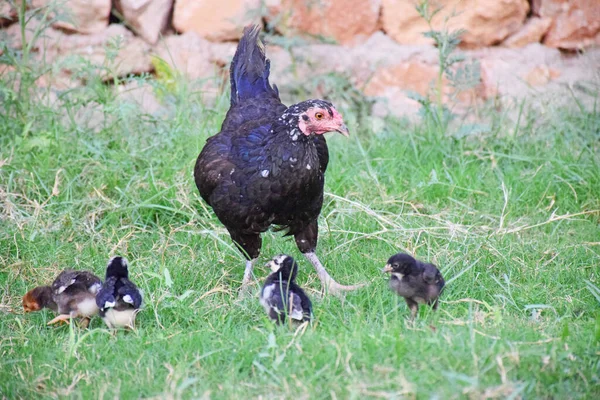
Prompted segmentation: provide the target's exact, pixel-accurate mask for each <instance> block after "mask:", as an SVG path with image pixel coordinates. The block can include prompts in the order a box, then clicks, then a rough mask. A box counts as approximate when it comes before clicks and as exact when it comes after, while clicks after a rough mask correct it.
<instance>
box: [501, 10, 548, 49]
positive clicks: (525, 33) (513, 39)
mask: <svg viewBox="0 0 600 400" xmlns="http://www.w3.org/2000/svg"><path fill="white" fill-rule="evenodd" d="M550 25H552V18H538V17H533V18H530V19H529V20H528V21H527V23H526V24H525V25H524V26H523V27H522V28H521V29H520V30H519V31H517V32H516V33H515V34H513V35H511V36H509V37H508V39H506V40H505V41H504V43H502V45H503V46H506V47H523V46H526V45H528V44H529V43H539V42H541V41H542V38H543V37H544V35H545V34H546V32H548V29H550Z"/></svg>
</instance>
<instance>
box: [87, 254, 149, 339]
mask: <svg viewBox="0 0 600 400" xmlns="http://www.w3.org/2000/svg"><path fill="white" fill-rule="evenodd" d="M96 304H97V305H98V308H99V309H100V317H102V319H103V320H104V322H105V323H106V325H107V326H108V328H109V329H115V328H130V329H133V327H134V324H135V317H136V315H137V313H138V312H139V311H140V307H141V305H142V294H141V293H140V291H139V290H138V288H137V286H136V285H135V284H134V283H133V282H131V281H130V280H129V270H128V265H127V260H126V259H125V258H123V257H119V256H116V257H113V258H111V259H110V260H109V261H108V266H107V267H106V279H105V281H104V285H102V289H100V291H99V292H98V295H97V296H96Z"/></svg>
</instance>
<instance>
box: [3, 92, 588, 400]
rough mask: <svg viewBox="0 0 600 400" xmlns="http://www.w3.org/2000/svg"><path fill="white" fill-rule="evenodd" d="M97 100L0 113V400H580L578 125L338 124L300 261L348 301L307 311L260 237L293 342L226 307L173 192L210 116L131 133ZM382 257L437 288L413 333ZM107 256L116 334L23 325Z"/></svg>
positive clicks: (189, 187) (40, 103)
mask: <svg viewBox="0 0 600 400" xmlns="http://www.w3.org/2000/svg"><path fill="white" fill-rule="evenodd" d="M154 84H155V85H156V86H160V84H159V83H156V82H155V83H154ZM7 87H8V85H3V88H4V90H5V91H4V92H2V93H8V92H7V91H6V90H7V89H6V88H7ZM111 93H112V92H111V90H110V88H109V87H107V86H103V85H100V84H98V83H94V82H89V83H88V86H86V87H85V88H82V89H77V90H74V91H67V92H64V93H62V94H61V97H60V98H59V100H57V99H56V98H55V97H52V96H46V95H44V96H42V97H41V98H40V99H35V98H33V97H29V96H26V95H23V94H22V93H21V97H13V98H9V97H4V100H3V101H4V103H5V105H4V110H3V111H0V303H1V307H2V308H1V309H0V397H3V398H8V399H12V398H42V397H43V398H45V397H54V398H56V397H65V396H67V397H74V398H98V397H100V398H113V397H120V398H136V397H159V398H245V397H252V398H256V397H262V398H315V399H320V398H332V399H341V398H356V399H363V398H414V397H418V398H440V399H446V398H465V397H466V398H506V397H522V398H556V399H558V398H594V397H596V396H600V361H599V360H600V357H599V355H600V346H599V340H600V311H599V305H600V291H598V286H600V283H599V282H600V275H599V272H600V267H599V266H600V227H599V223H600V220H599V218H600V213H599V210H600V113H599V112H598V111H582V110H580V109H578V108H576V107H575V105H574V107H573V108H572V109H568V110H567V109H558V110H556V109H552V110H546V111H547V112H545V113H539V112H533V111H531V112H529V111H527V112H523V113H522V114H521V116H520V118H519V120H518V122H514V121H511V120H510V119H508V118H507V117H505V116H504V115H503V114H501V113H498V112H496V115H493V118H492V119H493V121H494V122H493V123H492V124H491V129H490V130H489V131H487V132H485V133H480V134H473V135H468V136H464V137H460V138H459V137H454V136H452V135H450V134H444V135H442V134H437V133H436V130H435V129H432V128H430V125H428V124H427V123H407V122H402V121H397V120H393V119H388V120H385V121H379V122H384V123H375V124H374V123H371V122H372V120H371V119H370V118H369V117H361V118H358V115H359V113H357V112H356V110H355V109H353V108H346V109H345V110H344V115H345V117H346V120H347V122H348V126H349V128H350V130H351V133H352V136H351V138H350V139H345V138H343V137H341V136H340V135H337V136H335V135H330V136H329V137H330V140H329V143H330V153H331V162H330V167H329V170H328V172H327V180H326V196H325V205H324V208H323V212H322V215H321V218H320V220H319V222H320V227H321V232H320V242H319V248H318V254H319V255H320V256H321V258H322V260H324V262H325V264H326V266H327V267H328V268H329V270H330V272H331V273H332V275H333V276H334V277H335V278H336V279H337V280H338V281H340V282H341V283H357V282H363V281H364V282H368V283H369V285H368V286H367V287H365V288H364V289H361V290H359V291H356V292H353V293H350V294H348V295H347V297H346V298H345V300H344V301H342V300H340V299H337V298H334V297H324V298H323V297H322V296H320V294H319V293H318V292H319V289H320V284H319V281H318V279H317V277H316V274H315V272H314V270H312V267H311V266H310V264H309V263H308V262H307V261H306V260H305V259H304V258H303V257H301V255H300V254H299V252H298V251H297V249H296V248H295V245H294V243H293V240H291V239H289V238H284V237H282V236H281V235H280V234H278V233H267V234H266V235H265V236H264V246H263V251H262V256H261V260H260V263H259V265H258V267H257V268H256V270H255V272H256V277H257V283H260V282H261V281H262V280H263V279H264V277H265V276H266V275H267V273H268V272H267V270H266V268H264V267H263V264H264V263H265V262H266V261H268V259H270V258H271V257H272V256H274V255H276V254H279V253H289V254H291V255H293V256H295V257H296V258H297V259H298V261H299V262H300V268H301V270H300V274H299V283H300V284H302V285H303V286H305V287H306V288H307V289H308V291H309V295H311V297H312V298H313V303H314V313H315V318H314V322H313V323H312V325H310V326H308V327H306V328H305V329H300V330H295V329H293V328H289V327H276V326H274V325H273V324H272V323H271V322H270V321H269V320H268V319H267V318H266V316H265V315H264V312H263V310H262V307H261V306H260V305H259V303H258V299H257V298H248V299H244V300H238V296H237V289H238V288H239V285H240V282H241V278H242V274H243V264H244V260H243V258H242V256H241V254H240V253H239V252H238V251H237V250H236V249H235V248H234V247H233V246H232V244H231V242H230V239H229V236H228V235H227V233H226V231H225V230H224V228H223V227H222V226H221V225H220V223H219V222H218V220H217V219H216V217H215V216H214V215H213V213H212V211H211V210H210V209H208V208H207V206H206V205H205V204H204V203H203V202H202V201H201V199H200V197H199V195H198V192H197V190H196V187H195V185H194V183H193V178H192V169H193V164H194V162H195V158H196V156H197V155H198V153H199V151H200V149H201V148H202V146H203V144H204V142H205V140H206V138H207V137H208V136H209V135H212V134H214V133H216V132H218V130H219V126H220V123H221V121H222V119H223V117H224V114H225V112H226V111H227V108H228V100H227V98H225V97H221V98H219V99H217V101H216V105H215V106H214V107H212V106H211V107H210V108H207V107H206V106H204V105H203V104H204V103H205V102H203V100H202V93H200V92H199V91H197V90H195V89H194V88H193V86H192V85H186V84H185V83H182V84H180V85H179V87H178V89H177V90H175V91H174V94H171V95H166V96H165V97H164V103H165V105H164V109H163V110H162V111H161V113H160V115H147V114H144V113H143V112H142V111H140V110H139V108H138V107H137V106H135V105H133V104H131V103H128V102H127V101H126V100H123V99H122V98H121V97H114V96H113V95H112V94H111ZM331 100H333V101H334V103H335V100H336V98H335V97H332V99H331ZM92 106H94V107H95V110H96V111H95V112H94V113H91V114H93V116H94V117H93V121H88V118H87V117H81V115H82V114H84V113H83V111H84V110H87V111H90V107H92ZM340 108H342V109H343V107H340ZM91 114H90V115H91ZM398 251H407V252H410V253H413V254H415V255H416V256H417V257H419V258H422V259H424V260H428V261H432V262H435V263H436V264H437V265H438V266H439V267H440V269H441V270H442V273H443V274H444V276H445V278H446V281H447V282H448V284H447V287H446V289H445V291H444V293H443V295H442V301H441V304H440V308H439V311H438V312H437V313H433V312H431V311H430V310H429V309H426V308H423V307H422V308H421V310H420V314H419V316H418V318H417V320H416V321H415V322H414V323H413V322H410V321H409V319H408V318H407V317H408V315H409V311H408V309H407V307H406V305H405V304H404V301H403V300H402V299H399V298H397V297H396V296H395V295H394V294H393V293H391V292H390V291H389V290H388V286H387V277H386V276H383V274H381V272H380V269H381V268H382V267H383V266H384V264H385V262H386V261H387V259H388V257H389V256H391V255H392V254H394V253H396V252H398ZM114 254H121V255H124V256H126V257H127V258H128V259H129V261H130V270H131V274H132V278H133V280H134V282H136V283H138V285H139V286H140V287H141V289H143V291H144V294H145V307H144V310H143V311H142V312H141V313H140V314H139V315H138V329H137V330H136V331H134V332H118V333H117V334H116V335H111V334H110V333H109V332H108V331H107V330H106V329H105V326H104V324H103V322H102V321H101V320H100V319H99V318H96V319H94V320H93V321H92V323H91V328H90V329H89V330H81V329H79V328H77V327H67V326H63V327H47V326H46V322H47V321H48V320H50V319H51V318H53V316H52V314H51V312H49V311H47V310H44V311H43V312H39V313H32V314H27V315H23V313H22V311H21V296H22V295H23V294H24V293H25V292H26V291H27V290H28V289H31V288H33V287H34V286H37V285H40V284H45V283H48V282H50V281H51V280H52V279H53V278H54V277H55V276H56V275H57V273H58V272H59V271H60V270H61V269H63V268H66V267H70V268H78V269H89V270H91V271H93V272H95V273H97V274H99V275H103V274H104V269H105V266H106V262H107V261H108V258H109V256H111V255H114ZM255 288H256V290H258V284H257V285H256V286H255ZM596 398H597V397H596Z"/></svg>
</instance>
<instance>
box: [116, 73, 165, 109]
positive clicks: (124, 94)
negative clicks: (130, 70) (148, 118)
mask: <svg viewBox="0 0 600 400" xmlns="http://www.w3.org/2000/svg"><path fill="white" fill-rule="evenodd" d="M115 89H116V91H117V93H119V100H121V101H122V102H125V103H129V104H133V105H135V106H136V109H137V110H138V111H139V112H141V113H144V114H151V115H159V114H160V113H161V112H163V111H164V110H165V107H164V106H163V105H162V104H161V102H160V101H159V100H158V98H157V97H156V94H155V91H154V88H153V87H152V86H151V85H150V84H148V83H142V82H135V81H134V82H126V83H125V84H123V85H119V86H117V87H116V88H115Z"/></svg>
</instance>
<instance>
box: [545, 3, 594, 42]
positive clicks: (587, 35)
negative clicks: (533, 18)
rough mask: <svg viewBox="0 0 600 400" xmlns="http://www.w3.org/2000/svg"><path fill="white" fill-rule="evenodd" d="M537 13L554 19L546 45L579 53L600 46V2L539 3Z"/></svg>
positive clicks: (546, 38)
mask: <svg viewBox="0 0 600 400" xmlns="http://www.w3.org/2000/svg"><path fill="white" fill-rule="evenodd" d="M538 12H539V14H540V16H542V17H547V18H552V19H553V23H552V26H551V27H550V30H549V31H548V33H547V35H546V37H545V38H544V44H545V45H546V46H550V47H556V48H561V49H567V50H577V49H581V48H584V47H588V46H592V45H594V44H600V1H598V0H539V11H538Z"/></svg>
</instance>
